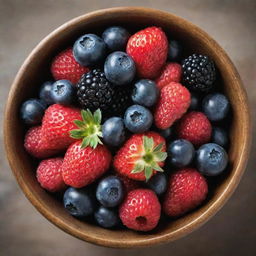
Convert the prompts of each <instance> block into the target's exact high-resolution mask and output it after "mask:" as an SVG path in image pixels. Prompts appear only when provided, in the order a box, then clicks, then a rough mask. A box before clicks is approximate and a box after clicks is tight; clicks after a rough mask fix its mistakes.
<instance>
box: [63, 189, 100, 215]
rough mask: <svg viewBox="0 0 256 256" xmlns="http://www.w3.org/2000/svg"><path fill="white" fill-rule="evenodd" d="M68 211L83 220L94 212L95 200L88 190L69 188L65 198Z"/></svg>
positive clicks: (64, 201)
mask: <svg viewBox="0 0 256 256" xmlns="http://www.w3.org/2000/svg"><path fill="white" fill-rule="evenodd" d="M63 203H64V207H65V208H66V210H67V211H68V212H69V213H70V214H71V215H73V216H75V217H78V218H82V217H86V216H88V215H91V214H92V213H93V211H94V207H95V205H94V203H95V202H94V200H93V197H92V195H91V193H90V191H89V190H88V189H84V188H71V187H70V188H68V189H67V190H66V191H65V193H64V197H63Z"/></svg>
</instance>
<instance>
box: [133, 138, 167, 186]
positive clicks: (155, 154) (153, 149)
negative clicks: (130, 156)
mask: <svg viewBox="0 0 256 256" xmlns="http://www.w3.org/2000/svg"><path fill="white" fill-rule="evenodd" d="M143 149H144V153H143V154H142V156H141V158H139V159H138V160H137V161H136V163H135V166H134V169H133V170H132V172H131V173H140V172H144V174H145V177H146V181H148V180H149V179H150V178H151V176H152V174H153V172H154V171H158V172H163V171H164V170H163V169H162V168H161V167H160V166H159V163H160V162H163V161H164V160H165V159H166V158H167V153H166V152H163V143H160V144H158V145H156V146H154V140H153V139H152V138H149V137H147V136H143Z"/></svg>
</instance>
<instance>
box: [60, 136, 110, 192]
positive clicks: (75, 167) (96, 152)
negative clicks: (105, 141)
mask: <svg viewBox="0 0 256 256" xmlns="http://www.w3.org/2000/svg"><path fill="white" fill-rule="evenodd" d="M81 143H82V142H81V141H80V140H79V141H77V142H75V143H73V144H72V145H70V146H69V148H68V150H67V152H66V154H65V156H64V161H63V165H62V168H61V170H62V177H63V180H64V182H65V183H66V184H67V185H69V186H72V187H75V188H81V187H84V186H86V185H88V184H90V183H92V182H94V181H95V180H96V179H97V178H99V177H100V176H101V175H102V174H104V173H105V172H106V171H107V170H108V168H109V166H110V162H111V154H110V152H109V151H108V149H107V148H106V147H105V146H104V145H98V146H97V147H96V148H95V149H94V148H92V147H91V146H87V147H82V146H81Z"/></svg>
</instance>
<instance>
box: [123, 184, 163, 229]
mask: <svg viewBox="0 0 256 256" xmlns="http://www.w3.org/2000/svg"><path fill="white" fill-rule="evenodd" d="M160 214H161V205H160V203H159V201H158V198H157V196H156V194H155V193H154V192H153V191H152V190H150V189H135V190H133V191H130V192H129V193H128V195H127V197H126V198H125V200H124V202H123V203H122V204H121V206H120V208H119V217H120V219H121V221H122V223H123V224H124V225H125V226H126V227H128V228H130V229H134V230H138V231H149V230H152V229H153V228H155V227H156V225H157V224H158V221H159V219H160Z"/></svg>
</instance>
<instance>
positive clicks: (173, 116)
mask: <svg viewBox="0 0 256 256" xmlns="http://www.w3.org/2000/svg"><path fill="white" fill-rule="evenodd" d="M190 101H191V99H190V93H189V91H188V89H187V88H186V87H184V86H182V84H179V83H175V82H171V83H170V84H168V85H166V86H165V87H163V88H162V90H161V91H160V97H159V101H158V103H157V105H156V108H155V113H154V119H155V125H156V127H157V128H159V129H167V128H169V127H170V126H171V125H172V124H173V123H174V122H175V121H176V120H177V119H179V118H181V116H182V115H183V114H184V113H185V112H186V111H187V109H188V108H189V106H190Z"/></svg>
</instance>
